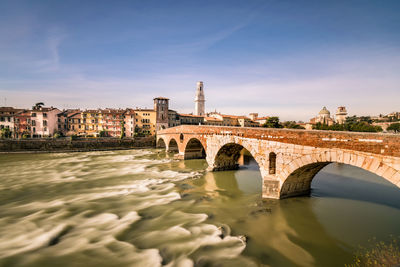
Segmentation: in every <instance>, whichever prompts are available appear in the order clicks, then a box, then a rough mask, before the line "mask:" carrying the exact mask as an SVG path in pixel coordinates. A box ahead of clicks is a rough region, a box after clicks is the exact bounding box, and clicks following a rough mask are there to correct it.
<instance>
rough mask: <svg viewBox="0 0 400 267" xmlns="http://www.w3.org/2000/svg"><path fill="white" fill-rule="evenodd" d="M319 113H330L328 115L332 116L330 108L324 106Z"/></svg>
mask: <svg viewBox="0 0 400 267" xmlns="http://www.w3.org/2000/svg"><path fill="white" fill-rule="evenodd" d="M319 115H328V116H330V115H331V113H330V112H329V110H327V109H326V107H323V108H322V110H321V111H320V112H319Z"/></svg>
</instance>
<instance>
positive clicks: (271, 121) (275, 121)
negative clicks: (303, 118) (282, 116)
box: [263, 117, 283, 128]
mask: <svg viewBox="0 0 400 267" xmlns="http://www.w3.org/2000/svg"><path fill="white" fill-rule="evenodd" d="M263 127H266V128H282V127H283V126H282V124H280V123H279V117H269V118H268V119H267V120H266V122H265V123H264V124H263Z"/></svg>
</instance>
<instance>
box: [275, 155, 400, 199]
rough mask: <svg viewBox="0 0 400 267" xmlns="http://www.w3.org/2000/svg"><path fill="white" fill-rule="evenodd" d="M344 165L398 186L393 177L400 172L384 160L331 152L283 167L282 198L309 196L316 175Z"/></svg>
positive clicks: (280, 195)
mask: <svg viewBox="0 0 400 267" xmlns="http://www.w3.org/2000/svg"><path fill="white" fill-rule="evenodd" d="M334 162H336V163H343V164H348V165H351V166H355V167H359V168H361V169H364V170H366V171H369V172H371V173H374V174H376V175H378V176H381V177H382V178H384V179H386V180H388V181H389V182H391V183H393V184H394V185H396V181H395V180H394V179H393V177H395V176H398V175H400V172H399V171H397V170H396V169H394V168H392V167H390V166H389V165H387V164H386V163H384V161H383V160H382V159H377V158H376V157H373V156H368V155H359V154H356V153H352V152H344V153H339V152H336V151H335V152H331V151H327V152H324V153H320V154H313V155H306V156H302V157H298V158H296V159H294V160H292V162H290V163H289V164H286V165H283V167H282V171H281V175H280V177H279V178H280V180H281V187H280V194H279V197H280V198H288V197H294V196H300V195H308V194H310V192H311V182H312V180H313V179H314V177H315V175H316V174H317V173H318V172H319V171H320V170H321V169H322V168H324V167H325V166H327V165H328V164H330V163H334Z"/></svg>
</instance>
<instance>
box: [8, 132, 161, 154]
mask: <svg viewBox="0 0 400 267" xmlns="http://www.w3.org/2000/svg"><path fill="white" fill-rule="evenodd" d="M153 147H155V137H154V136H151V137H137V138H123V139H119V138H110V137H105V138H78V139H75V140H71V139H70V138H57V139H50V138H40V139H36V138H35V139H2V140H0V153H26V152H28V153H29V152H30V153H48V152H87V151H104V150H124V149H134V148H153Z"/></svg>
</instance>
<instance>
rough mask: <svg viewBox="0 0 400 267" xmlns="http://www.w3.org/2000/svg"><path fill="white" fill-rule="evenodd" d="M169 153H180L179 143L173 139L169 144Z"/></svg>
mask: <svg viewBox="0 0 400 267" xmlns="http://www.w3.org/2000/svg"><path fill="white" fill-rule="evenodd" d="M167 151H168V152H173V153H179V147H178V142H176V140H175V138H171V139H170V140H169V142H168V149H167Z"/></svg>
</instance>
